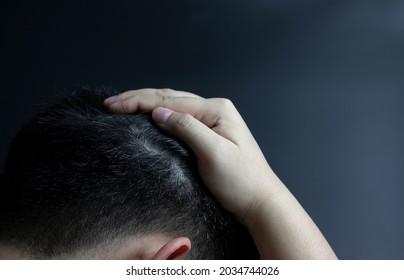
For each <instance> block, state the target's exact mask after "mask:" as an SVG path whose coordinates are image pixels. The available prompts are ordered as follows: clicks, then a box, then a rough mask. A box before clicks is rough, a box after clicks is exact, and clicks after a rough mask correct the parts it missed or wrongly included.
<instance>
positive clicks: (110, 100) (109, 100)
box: [104, 95, 118, 105]
mask: <svg viewBox="0 0 404 280" xmlns="http://www.w3.org/2000/svg"><path fill="white" fill-rule="evenodd" d="M117 100H118V96H116V95H114V96H111V97H108V98H107V99H105V100H104V104H105V105H112V104H114V103H115V102H116V101H117Z"/></svg>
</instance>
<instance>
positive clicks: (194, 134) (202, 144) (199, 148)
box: [152, 107, 233, 161]
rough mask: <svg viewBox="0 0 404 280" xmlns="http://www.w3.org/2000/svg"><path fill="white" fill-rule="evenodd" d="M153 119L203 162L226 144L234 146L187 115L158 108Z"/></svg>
mask: <svg viewBox="0 0 404 280" xmlns="http://www.w3.org/2000/svg"><path fill="white" fill-rule="evenodd" d="M152 118H153V120H154V121H155V123H156V124H157V125H158V126H160V127H161V128H162V129H163V130H164V131H166V132H168V133H170V134H171V135H173V136H176V137H178V138H179V139H181V140H182V141H184V143H185V144H187V145H188V146H189V147H190V148H191V149H192V151H193V152H194V153H195V154H196V156H197V158H198V159H199V160H202V161H203V160H206V159H211V158H212V156H214V155H215V154H217V153H216V151H217V149H220V147H222V146H223V145H224V144H230V145H231V144H233V143H232V142H231V141H229V140H227V139H226V138H223V137H221V136H220V135H218V134H217V133H215V132H214V131H213V130H212V129H210V128H209V127H207V126H206V125H205V124H203V123H202V122H200V121H199V120H198V119H196V118H194V117H193V116H192V115H190V114H187V113H179V112H174V111H172V110H169V109H167V108H162V107H157V108H156V109H154V110H153V112H152Z"/></svg>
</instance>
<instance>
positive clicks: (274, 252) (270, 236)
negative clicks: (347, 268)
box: [244, 174, 337, 259]
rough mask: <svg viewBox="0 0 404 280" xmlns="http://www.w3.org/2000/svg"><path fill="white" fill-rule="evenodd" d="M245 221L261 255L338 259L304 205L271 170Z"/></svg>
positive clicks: (288, 257)
mask: <svg viewBox="0 0 404 280" xmlns="http://www.w3.org/2000/svg"><path fill="white" fill-rule="evenodd" d="M267 190H268V191H267V192H266V194H265V195H262V196H261V197H260V200H259V203H257V207H256V208H255V209H254V210H252V212H251V213H250V214H249V215H248V218H247V219H246V220H245V221H244V222H245V224H246V226H247V228H248V229H249V231H250V233H251V235H252V237H253V239H254V241H255V243H256V246H257V248H258V250H259V252H260V255H261V258H262V259H337V257H336V255H335V254H334V252H333V250H332V249H331V247H330V245H329V244H328V242H327V240H326V239H325V238H324V236H323V235H322V234H321V232H320V230H319V229H318V228H317V226H316V225H315V224H314V222H313V220H312V219H311V218H310V216H309V215H308V214H307V213H306V211H305V210H304V209H303V207H302V206H301V205H300V204H299V202H298V201H297V200H296V199H295V197H294V196H293V195H292V194H291V193H290V191H289V190H288V189H287V188H286V187H285V186H284V185H283V183H282V182H281V181H280V180H279V179H278V178H277V177H276V175H275V174H273V175H272V176H271V177H270V184H269V185H268V186H267Z"/></svg>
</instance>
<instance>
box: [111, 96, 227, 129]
mask: <svg viewBox="0 0 404 280" xmlns="http://www.w3.org/2000/svg"><path fill="white" fill-rule="evenodd" d="M157 107H164V108H168V109H170V110H173V111H176V112H179V113H188V114H190V115H192V116H193V117H195V118H196V119H198V120H200V121H201V122H203V123H204V124H205V125H207V126H208V127H214V126H215V125H216V123H217V121H218V120H219V119H220V118H222V117H223V116H224V115H226V114H227V113H228V112H226V110H223V106H221V104H220V102H219V100H216V99H202V98H193V97H169V98H167V97H165V96H158V95H135V96H132V97H130V98H128V99H126V100H123V101H117V102H115V103H114V104H112V105H110V106H109V108H110V109H111V110H112V111H114V112H120V113H133V112H142V113H151V112H152V111H153V110H154V109H155V108H157Z"/></svg>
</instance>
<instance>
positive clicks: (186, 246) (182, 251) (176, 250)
mask: <svg viewBox="0 0 404 280" xmlns="http://www.w3.org/2000/svg"><path fill="white" fill-rule="evenodd" d="M190 250H191V240H189V238H186V237H177V238H175V239H172V240H170V241H168V242H167V243H166V244H164V246H163V247H161V248H160V250H159V251H158V252H157V253H156V254H155V255H154V256H153V258H152V259H153V260H178V259H181V258H182V257H184V256H185V255H186V254H187V253H188V252H189V251H190Z"/></svg>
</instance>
